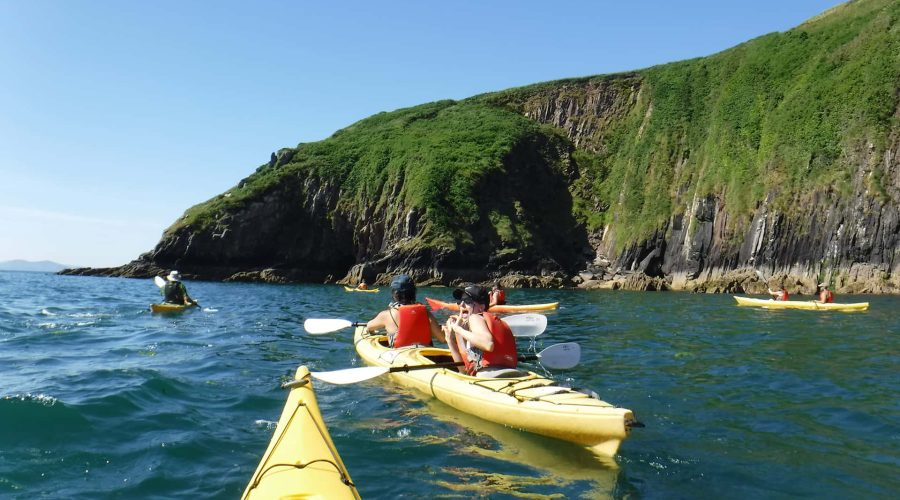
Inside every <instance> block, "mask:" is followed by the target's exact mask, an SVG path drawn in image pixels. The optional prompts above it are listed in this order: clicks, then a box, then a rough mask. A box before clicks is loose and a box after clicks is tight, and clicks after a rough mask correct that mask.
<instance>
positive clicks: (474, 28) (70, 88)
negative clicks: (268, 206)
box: [0, 0, 839, 267]
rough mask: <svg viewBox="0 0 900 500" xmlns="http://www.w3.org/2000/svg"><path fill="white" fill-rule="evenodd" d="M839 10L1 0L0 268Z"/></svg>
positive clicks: (128, 249)
mask: <svg viewBox="0 0 900 500" xmlns="http://www.w3.org/2000/svg"><path fill="white" fill-rule="evenodd" d="M838 3H839V2H837V1H835V0H755V1H752V2H730V1H722V0H718V1H693V2H692V1H678V2H675V1H671V0H669V1H662V0H658V1H641V0H633V1H630V2H619V1H612V0H609V1H559V2H547V1H521V0H519V1H485V0H468V1H459V2H427V1H385V2H375V1H371V0H369V1H352V2H347V1H345V2H325V1H319V2H315V1H287V0H285V1H251V2H248V1H206V2H202V1H183V0H179V1H153V2H148V1H120V0H119V1H105V0H104V1H99V0H56V1H49V0H0V72H2V78H0V261H4V260H11V259H27V260H45V259H46V260H53V261H56V262H60V263H63V264H67V265H77V266H93V267H105V266H117V265H121V264H125V263H127V262H129V261H130V260H132V259H134V258H136V257H137V256H138V255H139V254H141V253H143V252H145V251H148V250H151V249H152V248H153V247H154V246H155V245H156V243H157V242H158V241H159V238H160V236H161V234H162V232H163V230H164V229H165V228H166V227H168V226H169V225H170V224H172V223H173V222H174V221H175V220H176V219H177V218H178V217H179V216H180V215H181V214H182V213H183V212H184V211H185V210H186V209H187V208H189V207H190V206H192V205H195V204H197V203H200V202H202V201H205V200H207V199H209V198H211V197H213V196H215V195H217V194H219V193H222V192H224V191H225V190H227V189H228V188H230V187H232V186H233V185H235V184H236V183H237V182H238V181H240V180H241V179H242V178H244V177H246V176H247V175H249V174H250V173H251V172H253V170H254V169H255V168H256V167H258V166H259V165H261V164H263V163H266V162H267V161H268V159H269V154H270V153H271V152H273V151H275V150H277V149H279V148H281V147H288V146H296V145H297V144H298V143H300V142H310V141H316V140H320V139H324V138H326V137H328V136H329V135H331V133H332V132H334V131H335V130H337V129H339V128H342V127H345V126H347V125H349V124H351V123H353V122H355V121H357V120H359V119H362V118H365V117H367V116H369V115H372V114H374V113H377V112H380V111H390V110H394V109H397V108H402V107H407V106H412V105H416V104H421V103H425V102H430V101H434V100H438V99H447V98H450V99H460V98H465V97H469V96H471V95H475V94H479V93H482V92H487V91H493V90H502V89H505V88H509V87H515V86H520V85H526V84H530V83H536V82H541V81H547V80H555V79H559V78H567V77H577V76H586V75H595V74H603V73H614V72H619V71H626V70H631V69H639V68H643V67H647V66H652V65H655V64H660V63H665V62H671V61H676V60H681V59H687V58H692V57H698V56H704V55H708V54H712V53H715V52H719V51H721V50H724V49H726V48H728V47H731V46H734V45H736V44H738V43H741V42H744V41H746V40H749V39H751V38H754V37H757V36H760V35H763V34H765V33H770V32H773V31H784V30H786V29H789V28H791V27H793V26H796V25H798V24H800V23H802V22H803V21H804V20H806V19H808V18H810V17H812V16H814V15H816V14H818V13H820V12H822V11H824V10H826V9H828V8H830V7H832V6H834V5H837V4H838Z"/></svg>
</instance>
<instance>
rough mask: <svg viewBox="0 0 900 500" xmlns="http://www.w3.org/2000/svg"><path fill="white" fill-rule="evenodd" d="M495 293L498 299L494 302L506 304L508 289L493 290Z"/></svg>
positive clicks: (499, 304)
mask: <svg viewBox="0 0 900 500" xmlns="http://www.w3.org/2000/svg"><path fill="white" fill-rule="evenodd" d="M493 293H494V295H496V296H497V299H496V300H495V302H494V304H496V305H498V306H501V305H503V304H506V291H505V290H497V291H496V292H493Z"/></svg>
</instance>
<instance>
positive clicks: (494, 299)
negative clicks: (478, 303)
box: [490, 281, 506, 307]
mask: <svg viewBox="0 0 900 500" xmlns="http://www.w3.org/2000/svg"><path fill="white" fill-rule="evenodd" d="M504 304H506V290H504V289H503V285H501V284H500V282H499V281H498V282H496V283H494V288H493V289H492V290H491V301H490V306H491V307H493V306H502V305H504Z"/></svg>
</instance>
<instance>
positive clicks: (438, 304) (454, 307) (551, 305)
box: [425, 297, 559, 313]
mask: <svg viewBox="0 0 900 500" xmlns="http://www.w3.org/2000/svg"><path fill="white" fill-rule="evenodd" d="M425 300H426V301H428V305H429V306H431V310H432V311H437V310H438V309H447V310H449V311H459V304H454V303H453V302H444V301H442V300H437V299H432V298H429V297H425ZM557 307H559V302H548V303H546V304H524V305H517V306H514V305H509V304H504V305H502V306H491V307H490V309H488V310H489V311H491V312H498V313H507V312H523V311H549V310H551V309H556V308H557Z"/></svg>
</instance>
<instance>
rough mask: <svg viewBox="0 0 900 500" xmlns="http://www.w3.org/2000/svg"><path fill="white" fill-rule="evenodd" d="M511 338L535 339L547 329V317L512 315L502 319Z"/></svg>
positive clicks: (539, 315) (532, 314) (540, 315)
mask: <svg viewBox="0 0 900 500" xmlns="http://www.w3.org/2000/svg"><path fill="white" fill-rule="evenodd" d="M503 321H505V322H506V324H507V325H509V329H510V330H512V333H513V337H537V336H538V335H540V334H542V333H544V330H546V329H547V317H546V316H544V315H543V314H534V313H529V314H514V315H512V316H507V317H505V318H503Z"/></svg>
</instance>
